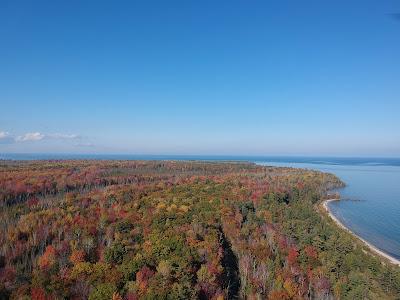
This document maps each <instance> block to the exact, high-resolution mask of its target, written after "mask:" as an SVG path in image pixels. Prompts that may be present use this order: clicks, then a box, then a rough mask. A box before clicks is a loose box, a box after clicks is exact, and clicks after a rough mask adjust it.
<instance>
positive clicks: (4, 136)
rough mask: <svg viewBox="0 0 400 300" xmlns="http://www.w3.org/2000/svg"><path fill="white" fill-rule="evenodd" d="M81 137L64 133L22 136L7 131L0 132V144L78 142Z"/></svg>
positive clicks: (38, 133) (33, 133) (26, 134)
mask: <svg viewBox="0 0 400 300" xmlns="http://www.w3.org/2000/svg"><path fill="white" fill-rule="evenodd" d="M81 138H82V137H81V136H80V135H78V134H64V133H48V134H45V133H41V132H27V133H25V134H22V135H16V136H15V135H13V134H10V133H9V132H8V131H0V144H14V143H23V142H36V141H41V140H46V139H51V140H79V139H81Z"/></svg>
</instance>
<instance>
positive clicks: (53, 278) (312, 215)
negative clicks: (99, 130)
mask: <svg viewBox="0 0 400 300" xmlns="http://www.w3.org/2000/svg"><path fill="white" fill-rule="evenodd" d="M342 185H343V183H342V182H341V181H340V180H339V179H338V178H337V177H335V176H334V175H332V174H327V173H322V172H317V171H311V170H305V169H294V168H276V167H263V166H257V165H255V164H251V163H238V162H219V163H216V162H195V161H192V162H178V161H90V160H87V161H84V160H76V161H75V160H71V161H25V162H19V161H1V162H0V245H1V246H0V299H9V298H10V299H114V300H117V299H129V300H132V299H218V300H221V299H396V298H397V297H398V295H399V294H400V271H399V268H398V267H394V266H390V265H387V264H385V263H382V261H381V260H380V259H379V258H376V257H374V256H372V255H370V254H369V253H366V249H365V247H363V246H362V244H360V243H357V241H355V239H354V238H353V237H352V236H351V235H349V234H348V233H347V232H345V231H343V230H341V229H340V228H338V227H336V226H335V224H334V223H333V222H331V221H330V220H329V219H328V218H327V217H326V216H324V215H323V214H321V213H320V212H319V211H318V205H319V204H320V202H321V200H323V199H324V198H325V197H326V195H327V192H328V191H330V190H332V189H333V188H337V187H341V186H342Z"/></svg>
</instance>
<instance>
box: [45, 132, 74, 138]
mask: <svg viewBox="0 0 400 300" xmlns="http://www.w3.org/2000/svg"><path fill="white" fill-rule="evenodd" d="M45 137H46V138H51V139H62V140H74V139H80V138H81V137H80V136H79V135H77V134H63V133H51V134H46V135H45Z"/></svg>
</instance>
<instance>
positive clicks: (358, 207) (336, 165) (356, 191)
mask: <svg viewBox="0 0 400 300" xmlns="http://www.w3.org/2000/svg"><path fill="white" fill-rule="evenodd" d="M0 159H15V160H33V159H115V160H137V159H140V160H208V161H222V160H224V161H225V160H229V161H231V160H233V161H251V162H255V163H257V164H260V165H271V166H285V167H297V168H308V169H314V170H319V171H323V172H329V173H333V174H335V175H337V176H338V177H339V178H340V179H342V180H343V181H344V182H345V183H346V187H345V188H343V189H341V190H340V194H341V196H342V198H343V199H346V200H345V201H335V202H331V203H330V204H329V208H330V209H331V211H332V213H333V214H334V215H335V216H336V217H337V218H338V219H339V220H340V221H341V222H342V223H343V224H345V225H346V226H347V227H348V228H349V229H351V230H352V231H353V232H354V233H356V234H357V235H359V236H360V237H362V238H363V239H365V240H367V241H368V242H370V243H371V244H373V245H374V246H375V247H377V248H378V249H380V250H382V251H384V252H386V253H387V254H389V255H391V256H393V257H395V258H397V259H400V184H399V183H400V158H329V157H254V156H201V155H90V154H85V155H79V154H0ZM353 200H356V201H353Z"/></svg>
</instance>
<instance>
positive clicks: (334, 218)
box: [322, 199, 400, 266]
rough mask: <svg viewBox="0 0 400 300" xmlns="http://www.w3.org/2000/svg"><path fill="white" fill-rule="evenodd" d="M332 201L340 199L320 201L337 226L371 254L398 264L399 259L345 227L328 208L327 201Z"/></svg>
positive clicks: (399, 262) (399, 263)
mask: <svg viewBox="0 0 400 300" xmlns="http://www.w3.org/2000/svg"><path fill="white" fill-rule="evenodd" d="M333 201H340V199H328V200H324V201H323V202H322V206H323V207H324V209H325V211H326V212H327V213H328V215H329V217H330V218H331V219H332V220H333V221H334V222H335V224H336V225H337V226H339V227H340V228H342V229H344V230H345V231H347V232H348V233H350V234H351V235H352V236H354V237H355V238H357V239H358V240H360V241H361V242H362V243H363V244H364V245H365V246H367V247H368V248H369V249H370V250H371V252H372V253H373V254H377V255H379V256H380V257H382V258H385V260H387V261H389V263H391V264H393V265H397V266H400V260H398V259H396V258H394V257H392V256H390V255H389V254H387V253H385V252H383V251H382V250H380V249H378V248H377V247H375V246H374V245H372V244H371V243H369V242H367V241H366V240H364V239H363V238H362V237H360V236H358V235H357V234H355V233H354V232H353V231H351V230H350V229H349V228H347V227H346V226H345V225H344V224H343V223H342V222H341V221H340V220H339V219H338V218H337V217H336V216H335V215H334V214H333V213H332V212H331V211H330V209H329V206H328V203H329V202H333Z"/></svg>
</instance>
